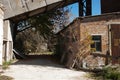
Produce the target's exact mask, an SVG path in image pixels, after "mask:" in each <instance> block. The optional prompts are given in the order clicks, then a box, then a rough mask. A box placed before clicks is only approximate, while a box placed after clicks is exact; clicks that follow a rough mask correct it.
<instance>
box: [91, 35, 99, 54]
mask: <svg viewBox="0 0 120 80" xmlns="http://www.w3.org/2000/svg"><path fill="white" fill-rule="evenodd" d="M92 41H93V43H92V44H91V48H92V49H94V52H101V36H100V35H94V36H92Z"/></svg>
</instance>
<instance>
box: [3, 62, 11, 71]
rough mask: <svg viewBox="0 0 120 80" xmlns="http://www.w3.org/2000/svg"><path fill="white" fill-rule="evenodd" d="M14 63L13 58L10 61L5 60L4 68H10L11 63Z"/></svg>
mask: <svg viewBox="0 0 120 80" xmlns="http://www.w3.org/2000/svg"><path fill="white" fill-rule="evenodd" d="M11 63H12V60H11V61H8V62H3V65H2V68H3V69H8V68H9V65H10V64H11Z"/></svg>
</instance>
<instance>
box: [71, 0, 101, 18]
mask: <svg viewBox="0 0 120 80" xmlns="http://www.w3.org/2000/svg"><path fill="white" fill-rule="evenodd" d="M100 7H101V6H100V0H92V15H99V14H101V10H100ZM69 8H71V13H72V15H73V17H72V18H75V17H78V3H75V4H72V5H70V6H69Z"/></svg>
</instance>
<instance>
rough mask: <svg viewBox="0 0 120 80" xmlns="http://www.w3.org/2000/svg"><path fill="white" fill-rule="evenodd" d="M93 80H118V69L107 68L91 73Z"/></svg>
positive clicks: (119, 77) (119, 79) (119, 71)
mask: <svg viewBox="0 0 120 80" xmlns="http://www.w3.org/2000/svg"><path fill="white" fill-rule="evenodd" d="M91 77H94V79H95V80H120V67H116V68H114V67H107V68H104V69H103V70H102V71H101V72H97V73H93V74H92V76H91Z"/></svg>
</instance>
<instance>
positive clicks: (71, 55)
mask: <svg viewBox="0 0 120 80" xmlns="http://www.w3.org/2000/svg"><path fill="white" fill-rule="evenodd" d="M57 35H58V45H57V49H58V50H57V51H58V52H57V53H58V54H59V56H61V62H62V63H63V64H65V65H66V67H69V68H71V67H72V65H73V64H74V59H75V56H76V53H78V52H79V47H78V46H79V37H80V36H79V35H80V34H79V20H78V21H75V22H73V23H71V24H70V25H69V26H68V27H66V28H65V29H64V30H63V31H61V32H60V33H58V34H57Z"/></svg>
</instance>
